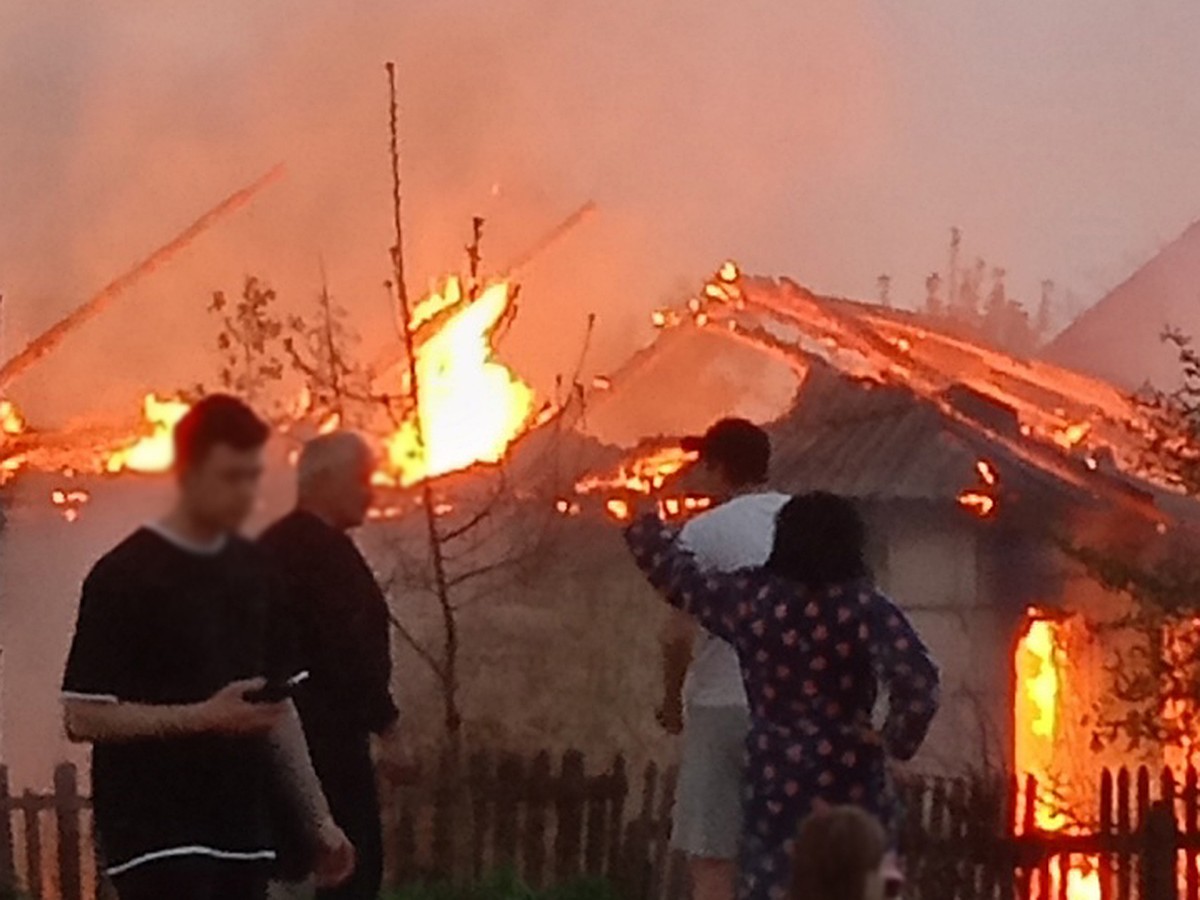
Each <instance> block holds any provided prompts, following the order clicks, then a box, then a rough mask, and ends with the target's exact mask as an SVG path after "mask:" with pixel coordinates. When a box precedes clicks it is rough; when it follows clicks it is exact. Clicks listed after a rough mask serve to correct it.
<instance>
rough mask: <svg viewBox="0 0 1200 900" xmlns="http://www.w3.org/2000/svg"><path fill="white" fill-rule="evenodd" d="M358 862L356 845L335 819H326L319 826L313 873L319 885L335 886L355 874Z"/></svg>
mask: <svg viewBox="0 0 1200 900" xmlns="http://www.w3.org/2000/svg"><path fill="white" fill-rule="evenodd" d="M356 863H357V859H356V854H355V852H354V845H353V844H351V843H350V840H349V838H347V837H346V834H345V832H343V831H342V829H341V828H339V827H338V826H337V823H336V822H334V821H333V819H331V818H329V819H325V820H324V821H323V822H322V823H321V824H320V826H319V827H318V828H317V856H316V863H315V865H314V866H313V875H314V877H315V878H316V882H317V887H319V888H334V887H337V886H338V885H340V884H342V883H344V882H345V881H346V879H347V878H349V877H350V876H351V875H353V874H354V866H355V864H356Z"/></svg>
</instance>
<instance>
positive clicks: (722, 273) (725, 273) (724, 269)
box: [717, 259, 742, 283]
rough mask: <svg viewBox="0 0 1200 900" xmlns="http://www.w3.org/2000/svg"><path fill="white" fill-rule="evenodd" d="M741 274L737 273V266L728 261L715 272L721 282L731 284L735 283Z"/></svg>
mask: <svg viewBox="0 0 1200 900" xmlns="http://www.w3.org/2000/svg"><path fill="white" fill-rule="evenodd" d="M741 274H742V273H741V272H740V271H738V264H737V263H735V262H734V261H733V260H731V259H729V260H726V261H725V262H724V264H723V265H722V266H721V268H720V270H719V271H718V272H717V277H718V278H720V279H721V280H722V281H725V282H729V283H732V282H734V281H737V280H738V278H739V277H740V276H741Z"/></svg>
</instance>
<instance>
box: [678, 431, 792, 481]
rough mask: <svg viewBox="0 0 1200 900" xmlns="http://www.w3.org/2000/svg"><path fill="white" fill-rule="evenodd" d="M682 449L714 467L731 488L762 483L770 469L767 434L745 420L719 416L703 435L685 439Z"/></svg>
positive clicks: (769, 450)
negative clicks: (697, 454)
mask: <svg viewBox="0 0 1200 900" xmlns="http://www.w3.org/2000/svg"><path fill="white" fill-rule="evenodd" d="M684 449H687V450H692V451H695V452H698V453H699V454H700V459H701V460H703V461H704V462H706V463H709V464H710V465H714V466H718V467H719V468H720V469H721V471H722V473H723V474H724V476H725V478H726V480H728V481H729V483H730V484H732V485H733V486H734V487H746V486H748V485H752V484H762V483H763V482H764V481H766V480H767V472H768V470H769V469H770V468H771V438H770V436H769V435H768V434H767V433H766V432H765V431H763V430H762V429H761V428H759V427H758V426H757V425H755V424H754V423H753V422H750V421H748V420H746V419H721V420H720V421H719V422H717V423H716V424H714V425H713V426H712V427H711V428H709V429H708V431H706V432H705V433H704V436H703V437H696V438H688V439H687V440H685V441H684Z"/></svg>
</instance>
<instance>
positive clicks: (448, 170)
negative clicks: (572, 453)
mask: <svg viewBox="0 0 1200 900" xmlns="http://www.w3.org/2000/svg"><path fill="white" fill-rule="evenodd" d="M6 6H7V7H8V8H7V9H6V10H5V11H4V12H3V13H0V121H2V122H3V127H2V128H0V208H3V210H4V215H3V216H0V289H2V290H3V292H4V294H5V305H6V312H5V315H6V319H7V327H6V336H5V343H6V351H7V352H10V353H11V352H12V351H13V350H15V349H16V348H17V347H18V346H19V345H20V344H22V343H23V342H24V341H25V340H27V339H28V338H30V337H32V336H33V335H34V334H36V333H37V332H38V331H39V330H40V329H41V328H43V327H45V326H46V325H48V324H49V323H50V322H52V321H53V320H54V319H55V318H57V317H58V316H60V315H62V314H63V313H65V312H66V311H68V310H69V309H70V308H72V307H73V306H74V305H76V304H77V303H79V302H81V301H82V300H83V299H84V298H85V297H86V296H87V295H88V294H90V293H91V292H92V291H93V290H95V289H96V288H98V287H99V286H100V285H102V284H104V283H105V282H106V281H108V280H109V279H110V278H111V277H112V275H113V274H115V273H116V272H118V271H120V270H121V269H123V268H125V267H126V266H128V265H129V264H130V263H131V262H132V261H134V260H135V259H137V258H139V257H140V256H142V255H144V254H145V253H146V252H148V251H149V250H150V249H152V248H153V247H154V246H156V245H157V244H158V243H161V242H162V241H164V240H166V239H168V238H169V237H170V236H171V235H172V234H173V233H174V232H175V231H177V230H179V229H180V228H181V227H183V226H184V225H186V224H187V223H188V222H190V221H191V220H192V219H193V218H194V217H195V216H196V215H197V214H199V213H200V212H201V211H202V210H203V209H205V208H207V207H208V206H210V205H212V204H213V203H215V202H217V201H218V200H219V199H220V198H221V197H223V196H225V195H226V194H228V193H230V192H232V191H233V190H235V189H237V188H238V187H240V186H242V185H243V184H245V183H247V182H249V181H251V180H253V179H254V178H256V177H257V176H258V175H259V174H261V172H263V171H265V170H266V169H268V168H269V167H270V166H271V165H273V164H274V163H276V162H279V161H282V162H283V163H285V164H286V166H287V167H288V176H287V178H286V180H285V181H284V182H283V183H282V184H280V185H278V186H276V187H274V188H272V189H271V190H270V191H268V192H267V193H266V194H264V195H263V196H262V197H260V198H259V199H258V200H257V201H256V202H255V203H254V205H253V206H252V208H251V209H249V210H244V211H242V212H240V213H238V214H236V215H235V216H234V217H232V218H231V219H229V220H228V221H226V222H223V223H221V224H219V225H218V226H217V227H216V228H215V229H213V231H211V232H210V233H208V234H206V235H205V236H203V237H201V238H200V239H199V240H198V241H197V242H196V244H195V246H194V247H193V248H192V249H191V250H190V251H189V252H188V253H186V254H184V256H183V257H182V258H181V259H180V260H178V261H177V262H176V263H173V264H172V265H171V266H170V267H169V268H168V269H167V270H165V271H163V272H161V273H159V274H156V275H154V276H152V277H151V278H149V279H147V280H146V281H145V282H144V283H142V284H141V285H140V286H139V287H138V288H137V289H135V290H133V291H131V292H130V293H129V294H128V295H127V296H126V297H125V298H124V299H122V300H121V301H120V302H119V303H118V304H117V306H116V307H114V309H113V310H111V311H110V313H108V314H107V315H106V316H105V317H104V318H103V320H101V321H97V322H94V323H92V324H90V325H89V326H87V331H86V333H81V334H79V335H76V336H75V337H74V338H72V339H71V340H70V342H69V343H68V344H66V345H64V346H63V347H62V349H61V351H60V352H59V353H57V354H56V355H55V357H54V358H53V360H52V361H50V364H49V365H45V366H42V367H41V368H40V369H39V370H38V371H37V372H36V373H33V374H31V375H30V376H28V377H27V378H25V379H24V380H23V381H22V382H20V383H19V384H18V385H16V386H15V388H14V394H15V396H16V397H17V399H18V400H19V401H21V402H22V403H23V404H24V405H25V406H26V407H28V408H29V409H30V410H31V411H32V413H33V417H34V418H35V420H41V421H43V422H44V421H46V420H63V419H66V418H72V417H78V416H82V415H85V414H89V413H91V414H96V411H97V410H108V411H113V410H119V411H121V412H122V413H126V414H131V413H132V412H133V410H134V408H135V407H134V403H133V401H134V399H135V398H136V397H137V396H139V395H140V393H141V392H142V390H144V389H145V388H146V387H158V388H160V389H170V388H173V387H177V386H180V385H186V384H190V383H193V382H195V381H196V380H197V379H200V378H204V377H208V376H209V375H210V373H211V369H212V364H211V362H210V361H209V360H208V358H207V356H206V354H205V353H203V352H202V351H203V350H204V348H205V347H207V346H208V345H209V344H210V343H211V338H210V334H211V326H210V325H209V323H207V322H206V319H205V316H204V313H203V308H204V306H205V303H206V301H207V297H208V295H209V293H210V292H211V291H212V290H213V289H216V288H223V289H225V290H227V291H236V290H237V289H238V287H239V284H240V281H241V278H242V276H243V275H244V274H247V273H254V274H259V275H262V276H264V277H266V278H268V279H269V280H270V281H272V283H273V284H275V286H276V287H278V288H279V290H280V293H281V295H283V296H284V297H285V298H286V300H287V301H288V302H289V303H290V304H292V305H295V306H303V305H305V304H307V303H308V302H309V300H310V298H311V296H312V294H313V293H314V292H315V290H316V288H317V286H318V278H319V275H318V273H319V271H320V266H321V262H322V261H323V263H324V266H325V269H326V270H327V271H328V273H329V279H330V286H331V288H332V290H333V292H334V294H335V295H336V296H337V297H338V298H339V299H340V300H341V301H342V302H343V303H344V304H345V305H346V306H348V307H349V308H350V309H351V310H352V311H353V313H354V315H355V320H356V323H357V325H358V328H359V330H360V331H361V332H362V333H363V334H364V336H366V338H367V342H368V344H369V346H370V347H371V348H376V347H378V346H380V345H381V344H382V343H383V342H384V341H385V340H387V338H388V335H389V330H388V329H389V328H390V319H389V304H388V300H387V296H386V294H385V291H384V289H383V286H382V285H383V282H384V280H385V279H386V278H387V276H388V260H387V255H386V249H387V247H388V245H389V243H390V240H391V237H390V225H389V222H390V206H389V190H390V188H389V176H388V163H387V151H386V147H387V144H386V142H387V131H386V91H385V80H384V73H383V68H382V62H383V61H384V60H386V59H394V60H396V62H397V64H398V69H399V77H400V83H401V92H402V105H403V113H402V115H403V133H404V174H405V180H406V190H405V201H406V204H407V205H406V222H407V226H408V251H409V261H410V272H411V273H412V277H411V281H412V287H413V288H414V289H419V288H421V287H423V285H424V284H425V283H426V282H427V280H428V279H430V278H432V277H434V276H435V275H437V274H439V273H442V272H445V271H448V270H451V269H454V268H457V267H458V266H459V265H460V264H461V256H462V251H461V248H462V245H463V244H464V243H465V241H466V239H467V236H468V230H469V220H470V216H471V215H473V214H480V215H483V216H485V217H487V219H488V231H487V234H486V238H485V245H484V251H485V255H486V259H487V261H488V262H490V263H491V264H492V265H493V266H495V267H497V268H498V267H499V266H500V265H502V264H503V262H504V261H505V260H506V259H508V258H510V257H512V256H514V255H516V254H518V253H519V252H520V251H521V250H523V249H524V248H525V246H526V245H527V244H528V243H529V242H530V241H532V240H534V239H535V238H536V236H537V235H538V234H540V233H541V232H542V231H543V230H544V229H546V228H547V227H549V226H551V225H552V224H554V222H556V221H557V220H558V219H559V218H561V217H563V216H565V215H566V214H568V213H569V212H570V211H571V210H572V209H573V208H575V207H576V206H577V205H578V204H579V203H581V202H583V201H584V200H587V199H595V200H596V201H597V203H598V204H599V207H600V214H599V215H598V216H596V217H594V219H593V220H591V221H590V222H589V223H588V224H587V225H585V226H584V227H582V228H580V229H579V230H578V231H577V232H576V233H574V234H573V235H572V236H571V237H570V238H569V239H568V240H567V241H566V242H564V243H563V244H562V245H560V246H559V247H557V248H555V249H554V250H552V251H550V252H549V253H547V254H546V255H545V256H544V257H542V258H541V259H540V260H539V262H538V263H537V264H536V265H535V266H534V267H533V268H531V269H530V271H529V273H528V277H527V278H526V279H525V288H524V291H523V294H522V297H523V308H522V312H521V318H520V320H519V321H518V325H517V327H516V329H515V330H514V332H513V334H512V336H511V338H510V340H509V342H508V343H507V344H506V346H505V352H506V354H507V356H508V357H509V358H510V359H511V360H512V361H513V362H514V363H515V364H516V366H517V368H518V369H519V370H520V371H521V372H522V373H524V374H526V376H527V377H529V378H531V379H532V380H534V382H535V384H536V385H537V386H538V387H540V388H542V389H543V390H545V389H548V387H549V385H550V383H551V380H552V378H553V375H554V374H555V373H557V372H562V371H565V370H568V369H569V368H570V367H571V365H572V364H573V360H574V358H575V356H576V354H577V352H578V349H579V343H580V339H581V336H582V332H583V328H584V322H585V319H586V315H587V314H588V313H589V312H596V313H598V314H599V315H600V326H599V332H598V336H597V342H596V346H595V350H594V355H593V357H592V359H593V365H594V366H595V367H596V368H600V369H603V368H606V367H610V366H612V365H615V364H616V363H617V362H619V360H620V359H621V358H622V357H623V356H624V355H625V354H626V353H627V352H628V351H629V350H630V349H631V348H632V347H633V346H634V345H635V344H636V343H638V342H640V341H642V340H644V339H645V337H646V331H645V327H644V322H645V312H646V311H647V310H648V309H649V308H651V307H652V306H653V305H655V304H657V303H660V302H662V301H663V300H664V299H666V298H667V297H668V296H670V294H671V292H672V291H673V290H675V289H676V288H677V286H678V285H679V284H680V282H681V281H687V280H689V279H690V280H691V281H692V282H693V283H694V281H695V280H696V279H698V278H699V277H700V276H702V275H703V274H705V273H706V272H707V271H708V270H710V269H711V268H712V267H713V266H715V265H716V264H717V263H719V261H720V260H721V259H723V258H724V257H726V256H733V257H735V258H737V259H739V260H740V261H742V262H743V264H744V265H745V267H746V268H748V269H752V270H758V271H764V272H779V273H790V274H793V275H795V276H796V277H797V278H798V279H799V280H801V281H804V282H807V283H809V284H812V285H813V286H815V287H817V288H818V289H823V290H828V291H831V292H837V293H844V294H852V295H859V296H869V295H871V294H872V292H873V285H874V281H875V276H876V275H878V274H879V273H880V272H884V271H886V272H889V273H891V274H893V276H894V277H895V282H894V284H895V288H894V293H895V294H896V295H897V296H899V297H900V298H901V299H902V300H903V299H906V298H908V299H914V298H913V295H915V294H916V293H917V292H919V290H920V284H921V283H922V281H923V278H924V275H925V274H926V273H927V272H928V271H930V270H932V269H934V268H937V267H939V266H941V265H942V264H943V256H944V253H943V249H942V246H943V244H944V238H945V233H946V232H945V229H946V228H947V227H948V226H949V225H950V224H958V225H960V226H962V227H963V228H964V230H965V232H966V235H967V244H968V247H967V249H968V250H969V252H971V253H974V252H979V253H982V254H984V255H987V256H988V257H989V259H992V260H994V261H996V262H1000V263H1003V264H1004V265H1006V266H1007V267H1008V269H1009V271H1010V272H1011V273H1013V278H1012V286H1013V287H1014V288H1015V289H1016V290H1017V292H1018V293H1019V294H1021V295H1024V296H1032V295H1034V294H1035V293H1036V291H1035V288H1034V287H1033V286H1034V285H1036V284H1037V282H1038V281H1039V280H1040V279H1041V278H1043V277H1053V278H1056V279H1057V280H1058V281H1059V282H1060V283H1061V284H1067V285H1075V286H1078V287H1079V288H1080V289H1082V290H1084V291H1085V292H1089V293H1090V294H1091V295H1092V296H1093V297H1094V296H1095V294H1096V293H1097V292H1098V291H1099V289H1100V288H1101V287H1104V286H1107V285H1108V284H1110V283H1112V281H1115V280H1116V279H1118V278H1120V277H1121V276H1123V275H1124V274H1125V271H1126V269H1127V268H1128V264H1129V263H1130V262H1131V261H1132V260H1134V259H1138V258H1141V257H1144V256H1145V255H1147V254H1148V253H1149V252H1150V251H1151V250H1152V249H1153V248H1154V246H1155V245H1156V243H1157V242H1158V241H1159V240H1161V239H1165V238H1169V237H1170V236H1172V234H1173V233H1174V232H1175V231H1178V230H1179V229H1181V228H1182V226H1183V225H1184V224H1186V223H1187V222H1188V221H1190V219H1191V218H1193V217H1194V216H1195V215H1196V214H1197V213H1198V212H1200V172H1198V171H1197V170H1196V168H1195V167H1194V165H1192V164H1191V159H1192V156H1193V155H1194V149H1195V147H1197V146H1200V99H1198V96H1200V95H1197V93H1196V92H1195V91H1194V90H1193V89H1192V87H1191V86H1194V84H1195V83H1197V79H1198V78H1200V61H1198V60H1200V57H1197V56H1196V54H1194V53H1193V52H1192V42H1191V38H1192V37H1194V36H1195V35H1196V33H1197V27H1200V18H1198V14H1197V12H1196V7H1195V5H1194V3H1192V2H1190V0H1171V2H1163V3H1159V4H1155V6H1154V8H1153V10H1144V11H1143V10H1140V9H1139V10H1137V11H1133V10H1132V8H1129V9H1126V7H1124V6H1123V5H1122V6H1120V7H1119V8H1118V7H1115V6H1114V7H1112V8H1110V9H1107V10H1101V9H1099V8H1097V7H1096V6H1095V4H1094V3H1092V2H1088V0H1059V2H1057V3H1055V4H1051V6H1052V7H1053V9H1051V10H1047V9H1046V8H1045V7H1046V5H1045V4H1015V5H1010V7H1008V8H1006V9H1004V10H1003V11H1001V10H999V9H995V10H982V9H978V8H975V6H974V5H964V4H959V3H955V2H953V0H931V2H927V3H920V4H893V3H889V2H870V0H841V2H838V3H836V4H832V3H817V2H789V3H783V2H772V0H745V2H741V3H718V2H711V0H703V2H696V0H689V2H684V0H658V2H645V0H607V2H592V0H574V2H562V0H559V2H552V0H511V2H510V0H501V2H492V3H483V2H480V0H409V2H406V3H397V2H383V0H356V2H354V3H338V4H335V3H304V4H297V3H295V2H285V0H263V2H258V3H253V4H246V3H235V2H232V0H214V2H211V3H207V4H193V3H183V2H159V3H155V4H142V3H136V2H131V0H115V2H110V3H107V4H103V5H95V4H77V3H66V2H60V3H49V4H41V5H37V6H34V5H32V4H7V5H6ZM1189 26H1191V27H1190V28H1189ZM1189 35H1190V36H1191V37H1189Z"/></svg>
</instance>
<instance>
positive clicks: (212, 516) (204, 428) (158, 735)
mask: <svg viewBox="0 0 1200 900" xmlns="http://www.w3.org/2000/svg"><path fill="white" fill-rule="evenodd" d="M267 437H268V429H267V427H266V425H265V424H264V423H263V422H261V421H260V420H259V419H258V418H257V417H256V416H255V415H254V413H253V412H252V411H251V410H250V409H249V408H248V407H246V406H245V405H244V404H242V403H241V402H240V401H238V400H236V399H234V398H232V397H224V396H213V397H208V398H206V399H205V400H202V401H201V402H199V403H198V404H196V406H195V407H194V408H193V409H192V410H191V411H190V412H189V413H188V414H187V415H186V416H185V417H184V418H183V419H182V420H181V421H180V423H179V425H178V427H177V428H176V431H175V451H176V462H175V467H176V472H177V476H178V480H179V499H178V502H177V504H176V505H175V507H174V509H173V510H172V511H171V512H170V513H169V514H168V515H167V516H166V517H165V518H164V519H162V520H161V521H160V522H157V523H155V524H152V525H148V526H146V527H143V528H140V529H138V530H137V531H135V532H134V533H133V534H132V535H130V536H129V537H128V538H126V539H125V540H124V541H122V542H121V544H119V545H118V546H117V547H116V548H115V549H114V550H112V551H111V552H110V553H109V554H108V555H106V556H105V557H104V558H103V559H101V560H100V562H98V563H97V564H96V566H95V567H94V568H93V569H92V571H91V573H90V574H89V575H88V577H87V580H86V581H85V583H84V587H83V595H82V598H81V600H80V605H79V617H78V621H77V624H76V628H75V637H74V640H73V642H72V645H71V651H70V655H69V657H68V661H67V667H66V674H65V676H64V679H63V703H64V716H65V723H66V728H67V733H68V734H69V735H70V736H71V738H72V739H73V740H78V741H86V742H89V743H91V744H92V745H93V752H92V792H93V799H94V805H95V816H96V825H97V829H98V831H99V835H100V843H101V847H102V850H103V853H104V857H105V860H106V863H107V866H108V868H107V873H108V875H109V876H110V877H111V878H112V880H113V883H114V884H115V886H116V888H117V893H118V894H119V896H120V898H121V900H166V898H170V900H260V898H262V897H264V896H265V893H266V883H267V876H268V875H269V873H270V868H271V861H272V860H273V859H274V856H275V849H274V838H273V835H272V833H271V828H270V815H269V812H270V811H269V809H268V806H269V803H270V798H271V797H272V796H274V795H275V791H274V790H273V788H274V787H275V785H276V784H278V783H282V784H284V785H286V787H287V788H288V791H287V793H288V796H289V797H290V798H292V799H293V800H294V808H295V815H296V816H297V818H299V819H301V820H302V821H303V822H304V823H305V824H306V826H307V828H306V831H307V833H308V835H309V836H310V837H311V840H312V841H313V845H314V847H315V849H316V859H317V868H318V872H317V875H318V878H319V879H320V880H323V881H325V882H329V883H337V882H340V881H342V880H344V879H345V878H346V877H347V876H348V875H349V874H350V872H351V871H352V869H353V866H354V851H353V848H352V847H351V846H350V844H349V842H348V841H347V840H346V838H345V836H344V834H343V833H342V832H341V830H340V829H339V828H338V827H337V825H336V824H334V822H333V819H332V817H331V816H330V813H329V808H328V805H327V803H326V801H325V798H324V795H323V794H322V792H321V789H320V785H319V784H318V783H317V780H316V777H315V775H314V773H313V769H312V764H311V762H310V760H309V756H308V752H307V749H306V748H305V741H304V734H303V731H302V729H301V727H300V722H299V718H298V716H297V714H296V711H295V708H294V706H293V704H292V702H291V700H290V699H287V697H286V691H283V690H282V689H281V686H283V685H286V684H288V683H289V681H291V682H294V681H295V680H296V679H298V678H302V676H303V673H301V672H297V671H295V669H296V668H297V666H296V665H295V664H294V663H293V662H292V657H293V656H294V650H293V649H292V644H293V642H292V641H291V640H289V639H288V638H287V637H286V634H287V623H288V621H289V620H290V614H289V613H288V612H287V611H286V610H285V609H283V608H281V607H282V606H283V605H284V604H286V595H285V593H284V591H283V590H282V588H281V587H280V586H277V582H276V581H275V580H274V577H273V576H272V575H271V572H270V569H269V568H268V566H267V565H266V563H265V562H264V561H263V560H262V559H261V557H260V554H259V551H258V550H257V549H256V548H255V547H254V546H253V545H252V544H250V543H249V542H247V541H245V540H243V539H241V538H239V537H238V536H237V529H238V528H239V527H240V526H241V525H242V523H243V522H244V520H245V518H246V517H247V515H248V514H249V513H250V511H251V509H252V508H253V505H254V502H255V498H256V494H257V487H258V482H259V480H260V477H261V474H262V467H263V466H262V449H263V446H264V444H265V443H266V440H267ZM256 692H258V693H257V694H256Z"/></svg>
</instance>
